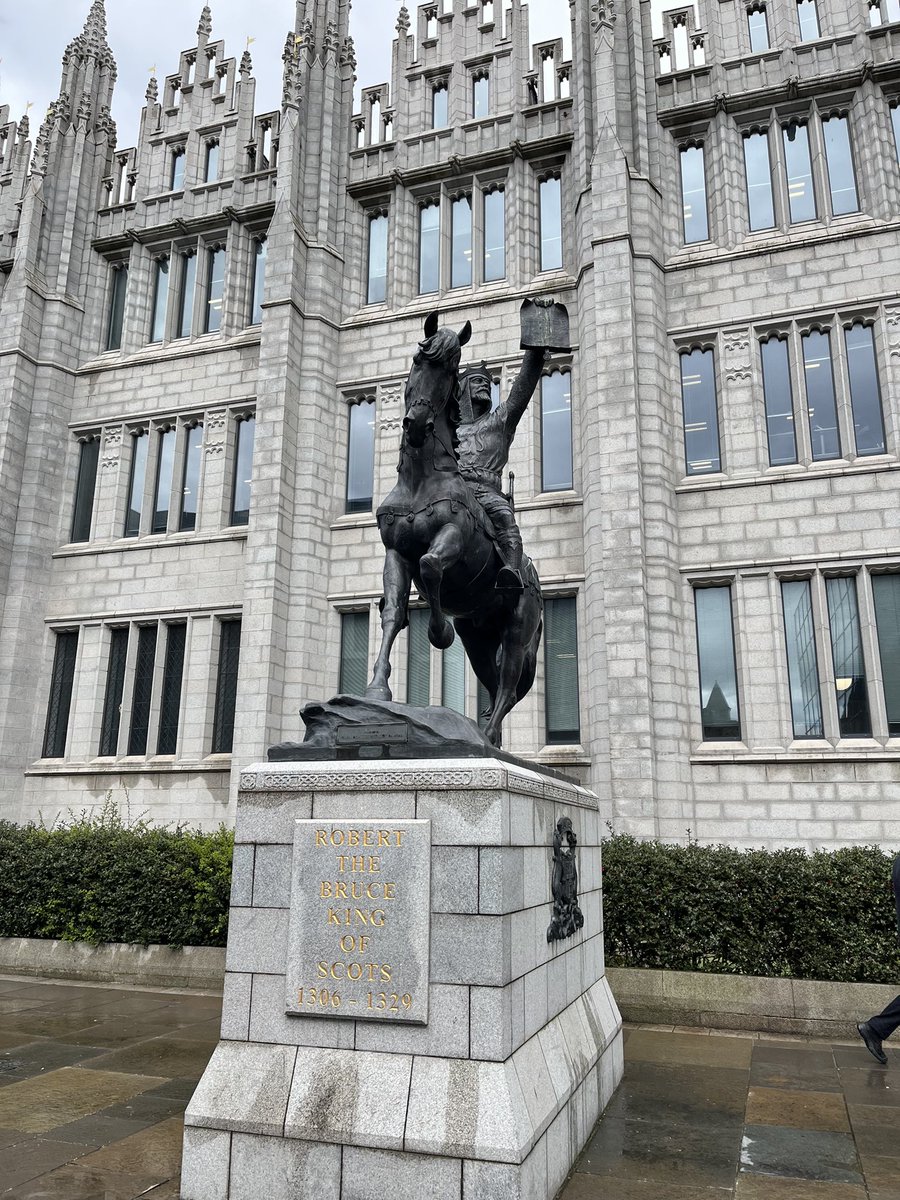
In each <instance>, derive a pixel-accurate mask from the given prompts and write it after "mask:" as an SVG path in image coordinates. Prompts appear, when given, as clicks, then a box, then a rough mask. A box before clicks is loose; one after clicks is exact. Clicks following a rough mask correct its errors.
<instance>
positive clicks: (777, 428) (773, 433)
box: [759, 337, 797, 467]
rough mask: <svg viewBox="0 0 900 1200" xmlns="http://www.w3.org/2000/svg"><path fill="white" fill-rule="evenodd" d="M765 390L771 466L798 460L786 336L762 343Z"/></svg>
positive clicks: (769, 339) (761, 352) (772, 338)
mask: <svg viewBox="0 0 900 1200" xmlns="http://www.w3.org/2000/svg"><path fill="white" fill-rule="evenodd" d="M759 348H760V354H761V356H762V373H763V392H764V394H765V400H766V434H767V436H768V440H769V465H770V466H772V467H780V466H782V465H783V464H785V463H795V462H796V461H797V437H796V431H795V429H794V397H793V392H792V390H791V363H790V356H789V353H788V344H787V340H786V339H785V338H776V337H771V338H768V339H767V340H766V341H764V342H761V343H760V347H759Z"/></svg>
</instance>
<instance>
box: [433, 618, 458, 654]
mask: <svg viewBox="0 0 900 1200" xmlns="http://www.w3.org/2000/svg"><path fill="white" fill-rule="evenodd" d="M455 638H456V630H455V629H454V628H453V626H452V625H451V624H450V622H449V621H445V622H444V624H443V625H442V626H441V627H440V628H438V629H435V628H434V627H433V626H431V625H429V627H428V640H429V641H430V642H431V644H432V646H436V647H437V648H438V650H449V649H450V647H451V646H452V645H453V642H454V640H455Z"/></svg>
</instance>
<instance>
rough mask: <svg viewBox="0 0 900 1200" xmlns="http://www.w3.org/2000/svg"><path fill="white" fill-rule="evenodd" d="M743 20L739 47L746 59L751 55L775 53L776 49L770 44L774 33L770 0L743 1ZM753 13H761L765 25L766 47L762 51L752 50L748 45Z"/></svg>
mask: <svg viewBox="0 0 900 1200" xmlns="http://www.w3.org/2000/svg"><path fill="white" fill-rule="evenodd" d="M743 9H744V19H743V21H741V23H740V24H741V46H742V50H743V53H744V55H745V56H746V57H750V56H751V55H753V56H756V55H760V54H771V53H773V51H775V52H777V50H776V47H774V46H773V44H772V34H773V32H774V31H775V20H774V19H773V13H772V6H771V3H770V0H744V3H743ZM755 12H761V13H762V14H763V18H764V20H765V23H766V41H767V42H768V46H766V47H765V49H763V50H754V49H753V48H752V46H751V44H750V17H751V15H752V14H753V13H755Z"/></svg>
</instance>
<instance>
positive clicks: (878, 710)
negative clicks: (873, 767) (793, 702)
mask: <svg viewBox="0 0 900 1200" xmlns="http://www.w3.org/2000/svg"><path fill="white" fill-rule="evenodd" d="M896 573H900V561H898V562H896V563H887V562H879V563H877V564H875V563H872V562H869V561H867V560H866V559H865V558H864V557H861V558H860V559H858V560H855V561H851V562H847V563H840V564H830V563H828V562H823V563H820V564H811V565H810V566H807V567H788V566H785V567H776V568H774V569H773V570H772V572H771V580H772V584H773V586H777V589H778V594H779V599H780V596H781V585H782V583H786V582H799V581H804V580H805V581H808V582H809V585H810V594H811V600H812V614H813V627H814V630H815V648H816V658H817V668H818V685H819V703H820V707H821V712H822V726H823V737H821V738H816V737H812V738H808V737H796V736H794V728H793V721H792V719H791V712H790V679H789V677H788V659H787V647H786V643H785V638H786V629H785V624H784V610H783V606H780V622H781V627H780V629H779V630H778V641H779V642H780V650H781V662H780V664H779V668H780V671H781V673H782V682H783V686H784V688H785V696H786V701H787V726H786V734H787V736H786V739H785V743H786V746H785V748H786V749H787V750H792V749H799V750H804V751H806V750H808V749H809V748H810V745H811V744H812V745H815V744H817V743H818V744H820V745H826V744H827V745H828V746H830V747H831V748H832V749H834V750H841V749H854V748H855V747H857V746H858V745H859V743H860V742H862V743H865V744H866V745H868V746H872V747H874V746H875V745H879V746H881V747H885V748H887V747H888V745H889V744H893V746H894V747H896V746H898V745H900V739H897V738H893V739H892V738H891V737H890V734H889V731H888V721H887V708H886V702H885V696H884V683H883V680H882V674H881V654H880V648H879V642H878V630H877V623H876V618H875V600H874V593H873V588H872V577H873V575H882V574H896ZM836 578H852V579H854V580H855V582H856V600H857V606H858V612H859V625H860V642H861V648H862V654H863V663H864V667H865V680H866V692H867V699H868V707H869V718H870V721H871V730H872V732H871V736H869V737H865V736H862V737H845V736H843V735H842V734H841V731H840V725H839V719H838V709H837V680H836V678H835V670H834V658H833V654H832V640H831V637H832V631H831V621H830V615H829V608H828V598H827V593H826V580H828V579H836Z"/></svg>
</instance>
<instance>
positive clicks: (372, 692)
mask: <svg viewBox="0 0 900 1200" xmlns="http://www.w3.org/2000/svg"><path fill="white" fill-rule="evenodd" d="M393 698H394V696H393V693H392V692H391V689H390V688H389V687H377V686H372V687H367V688H366V699H367V700H393Z"/></svg>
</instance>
